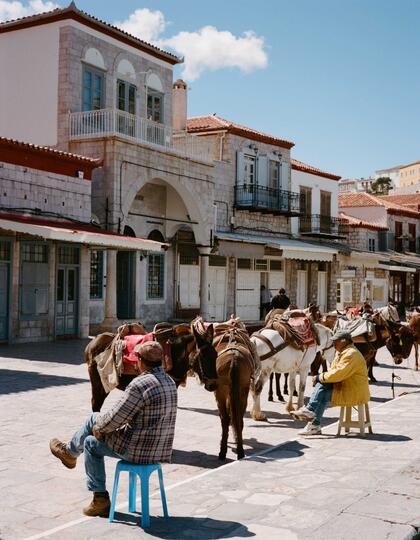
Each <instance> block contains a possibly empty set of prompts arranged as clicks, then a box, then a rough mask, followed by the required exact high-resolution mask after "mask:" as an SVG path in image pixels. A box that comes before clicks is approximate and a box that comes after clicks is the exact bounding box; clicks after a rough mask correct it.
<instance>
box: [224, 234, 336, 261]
mask: <svg viewBox="0 0 420 540" xmlns="http://www.w3.org/2000/svg"><path fill="white" fill-rule="evenodd" d="M215 236H216V237H217V238H218V239H219V240H223V241H224V242H223V243H227V242H229V243H233V242H238V243H240V242H242V243H246V244H254V245H255V244H260V245H262V246H268V247H273V248H276V249H281V250H282V255H283V257H284V258H285V259H298V260H301V261H326V262H329V261H332V260H333V257H334V255H337V253H338V250H336V249H333V248H330V247H324V246H321V245H316V244H310V243H309V242H301V241H300V240H294V239H291V238H276V237H270V236H252V235H246V234H236V233H227V232H226V233H225V232H218V233H216V235H215ZM247 251H248V250H247ZM262 255H264V251H263V250H262ZM262 255H255V254H254V255H252V254H250V255H241V257H261V256H262ZM232 256H234V255H232Z"/></svg>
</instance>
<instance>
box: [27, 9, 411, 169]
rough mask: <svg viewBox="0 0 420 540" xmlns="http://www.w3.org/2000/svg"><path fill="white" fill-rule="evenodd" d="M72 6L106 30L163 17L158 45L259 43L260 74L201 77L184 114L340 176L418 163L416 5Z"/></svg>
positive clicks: (228, 71) (224, 72) (206, 73)
mask: <svg viewBox="0 0 420 540" xmlns="http://www.w3.org/2000/svg"><path fill="white" fill-rule="evenodd" d="M23 3H25V2H23ZM58 3H60V4H61V5H66V4H67V2H60V0H58ZM77 6H78V7H79V8H81V9H84V10H86V11H88V12H89V13H91V14H93V15H95V16H97V17H99V18H102V19H105V20H106V21H109V22H114V21H125V20H127V19H128V18H129V16H130V14H132V13H133V12H134V11H135V10H136V9H139V8H148V9H149V10H150V11H151V12H155V11H160V12H162V14H163V15H164V18H165V21H166V26H165V27H164V29H163V30H162V29H161V31H160V34H159V39H165V38H166V39H168V38H171V37H172V36H176V35H179V33H180V32H189V33H191V32H197V31H199V30H200V29H201V28H202V27H204V26H207V25H211V26H214V27H216V28H217V30H219V31H222V30H226V31H229V32H231V33H232V34H233V35H234V36H237V37H239V38H240V37H241V36H243V34H244V32H246V31H252V32H254V33H255V35H256V36H257V37H258V38H264V45H262V44H261V43H260V51H259V52H260V54H264V52H262V51H265V54H266V57H267V58H268V61H267V65H266V67H261V64H263V63H264V62H261V58H260V61H259V65H258V59H255V64H256V65H255V66H254V69H252V66H251V67H250V66H248V67H250V72H248V73H244V72H243V71H241V69H239V68H238V67H228V68H224V69H216V70H210V69H204V70H203V72H202V73H201V74H200V75H199V76H198V77H196V78H195V80H192V81H191V82H190V91H189V114H190V115H200V114H207V113H210V114H211V113H217V114H219V115H220V116H222V117H225V118H227V119H230V120H233V121H236V122H239V123H242V124H245V125H248V126H251V127H253V128H256V129H260V130H262V131H266V132H268V133H272V134H274V135H277V136H280V137H282V138H285V139H288V140H292V141H294V142H295V143H296V146H295V148H294V149H293V150H292V152H293V157H295V158H296V159H300V160H302V161H306V162H308V163H311V164H312V165H315V166H318V167H321V168H323V169H326V170H329V171H331V172H336V173H337V174H340V175H342V176H344V177H354V176H368V175H369V174H370V173H372V172H373V171H374V170H375V169H378V168H384V167H389V166H393V165H397V164H400V163H408V162H411V161H415V160H418V159H420V144H419V143H420V137H419V127H420V107H419V104H420V61H419V58H420V32H419V30H418V21H419V20H420V1H417V0H394V1H390V0H346V1H344V0H318V1H315V0H295V1H293V2H290V1H287V2H286V1H284V0H260V1H259V2H256V1H255V0H253V1H250V0H242V1H239V0H230V1H227V0H224V1H223V0H212V1H211V2H206V3H204V2H201V1H197V0H176V1H175V0H171V1H169V0H166V1H165V0H161V1H159V0H155V1H152V0H142V1H139V2H137V1H128V0H119V1H118V2H110V1H106V2H104V1H102V2H100V1H98V0H77ZM216 37H217V36H216ZM214 45H215V44H214V43H213V46H214ZM250 46H251V47H252V44H251V45H250ZM227 48H229V47H227ZM210 50H212V49H210ZM203 54H204V55H205V53H203ZM219 54H220V51H219ZM209 55H210V56H212V53H211V52H210V53H209ZM250 56H252V52H251V54H250ZM200 58H201V57H200ZM241 62H245V64H246V60H244V58H243V53H242V57H241V59H239V60H238V63H239V64H240V63H241ZM216 64H217V62H216ZM251 64H252V62H251ZM245 67H246V66H245ZM179 74H180V68H177V72H176V76H178V75H179Z"/></svg>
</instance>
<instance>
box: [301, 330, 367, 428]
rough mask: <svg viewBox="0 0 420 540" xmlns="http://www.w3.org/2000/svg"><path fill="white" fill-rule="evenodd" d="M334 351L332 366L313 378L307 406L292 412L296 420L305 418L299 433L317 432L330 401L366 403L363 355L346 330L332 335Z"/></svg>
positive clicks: (335, 402)
mask: <svg viewBox="0 0 420 540" xmlns="http://www.w3.org/2000/svg"><path fill="white" fill-rule="evenodd" d="M332 340H333V341H334V346H335V349H336V351H337V353H336V355H335V357H334V360H333V362H332V364H331V367H330V369H329V370H328V371H326V372H325V373H321V374H320V375H316V376H315V377H314V378H313V383H314V385H315V388H314V391H313V393H312V395H311V397H310V399H309V403H308V405H307V406H306V407H305V406H304V407H301V408H300V409H298V410H297V411H292V415H293V416H294V417H295V418H298V419H299V420H308V424H307V425H306V427H305V429H304V430H303V431H301V432H300V433H299V435H303V436H308V435H320V434H321V419H322V416H323V414H324V411H325V409H326V408H327V405H328V403H329V402H331V405H334V406H343V405H362V404H364V403H368V401H369V398H370V394H369V380H368V372H367V368H366V362H365V359H364V357H363V355H362V354H361V353H360V351H358V350H357V349H356V347H355V346H354V345H353V340H352V338H351V335H350V334H349V333H348V332H345V331H341V332H337V333H336V334H335V335H334V336H333V337H332Z"/></svg>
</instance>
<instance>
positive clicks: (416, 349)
mask: <svg viewBox="0 0 420 540" xmlns="http://www.w3.org/2000/svg"><path fill="white" fill-rule="evenodd" d="M414 354H415V358H416V363H415V369H416V371H418V370H419V344H418V343H414Z"/></svg>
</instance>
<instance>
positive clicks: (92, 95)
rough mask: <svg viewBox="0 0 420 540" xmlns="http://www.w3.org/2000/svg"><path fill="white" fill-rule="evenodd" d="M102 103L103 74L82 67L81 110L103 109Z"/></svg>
mask: <svg viewBox="0 0 420 540" xmlns="http://www.w3.org/2000/svg"><path fill="white" fill-rule="evenodd" d="M104 101H105V100H104V74H103V72H101V71H100V70H98V69H94V68H93V67H91V66H89V67H88V66H83V88H82V110H83V111H96V110H99V109H103V106H104Z"/></svg>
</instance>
